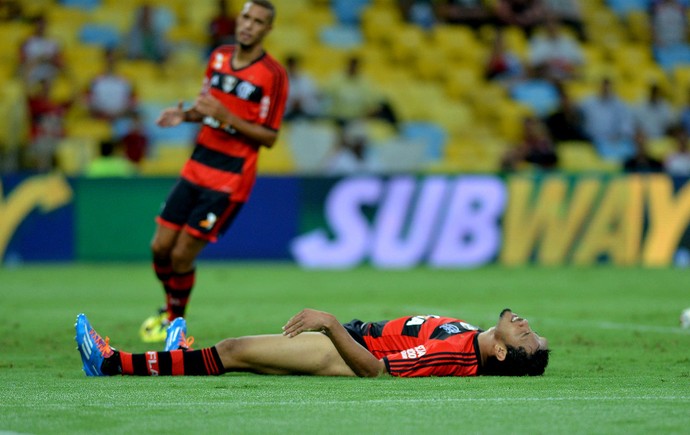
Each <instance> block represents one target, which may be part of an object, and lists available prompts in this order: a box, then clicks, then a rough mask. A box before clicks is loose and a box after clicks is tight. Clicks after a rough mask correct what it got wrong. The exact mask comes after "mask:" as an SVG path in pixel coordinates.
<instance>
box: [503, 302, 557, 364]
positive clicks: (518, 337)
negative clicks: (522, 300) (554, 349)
mask: <svg viewBox="0 0 690 435" xmlns="http://www.w3.org/2000/svg"><path fill="white" fill-rule="evenodd" d="M496 332H497V333H498V334H499V336H500V337H501V339H502V340H503V342H504V343H505V344H507V345H510V346H513V347H516V348H517V347H524V348H525V350H526V351H527V353H528V354H530V355H531V354H533V353H534V352H536V351H537V350H539V349H548V342H547V341H546V339H545V338H544V337H540V336H539V335H538V334H537V333H536V332H534V331H532V328H530V326H529V322H528V321H527V319H523V318H522V317H520V316H518V315H517V314H515V313H513V312H512V311H511V310H510V309H508V308H506V309H505V310H503V311H502V312H501V315H500V316H499V318H498V324H497V325H496Z"/></svg>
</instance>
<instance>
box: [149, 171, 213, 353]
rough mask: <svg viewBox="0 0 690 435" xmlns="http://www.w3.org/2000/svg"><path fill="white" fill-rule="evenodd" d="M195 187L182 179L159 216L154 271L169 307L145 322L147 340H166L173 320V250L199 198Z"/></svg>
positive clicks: (154, 249)
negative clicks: (171, 290)
mask: <svg viewBox="0 0 690 435" xmlns="http://www.w3.org/2000/svg"><path fill="white" fill-rule="evenodd" d="M198 196H199V195H198V192H197V190H196V189H195V187H194V186H193V185H192V184H191V183H189V182H187V181H185V180H183V179H179V180H178V181H177V183H176V184H175V186H174V187H173V188H172V190H171V191H170V194H169V195H168V197H167V199H166V201H165V206H164V207H163V209H162V210H161V212H160V214H159V215H158V216H157V217H156V222H157V224H158V225H157V227H156V231H155V233H154V235H153V240H152V241H151V254H152V261H153V270H154V272H155V274H156V277H157V278H158V280H159V281H160V282H161V286H162V288H163V290H164V292H165V300H166V302H165V306H164V307H163V309H161V310H160V311H159V312H158V313H157V314H156V315H154V316H151V317H149V318H147V319H146V320H145V321H144V323H143V324H142V325H141V329H140V331H139V332H140V335H141V338H142V340H143V341H145V342H159V341H163V340H164V339H165V330H166V328H167V326H168V324H169V322H170V320H172V318H173V316H172V312H171V311H170V309H169V306H170V298H171V296H170V280H171V278H172V277H173V272H174V271H173V264H172V252H173V249H174V247H175V245H176V243H177V239H178V238H179V236H180V234H182V229H183V228H184V225H185V223H186V222H187V219H188V218H189V214H190V213H191V210H192V209H193V207H194V204H195V202H196V200H197V198H198Z"/></svg>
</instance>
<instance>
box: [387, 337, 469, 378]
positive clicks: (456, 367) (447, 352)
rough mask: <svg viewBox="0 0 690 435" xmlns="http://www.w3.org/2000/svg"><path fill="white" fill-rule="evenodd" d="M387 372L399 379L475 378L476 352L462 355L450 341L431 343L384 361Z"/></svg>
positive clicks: (399, 353) (389, 357)
mask: <svg viewBox="0 0 690 435" xmlns="http://www.w3.org/2000/svg"><path fill="white" fill-rule="evenodd" d="M383 362H384V363H385V364H386V369H387V370H388V373H390V374H391V375H393V376H400V377H423V376H475V375H476V374H477V364H478V362H477V355H476V353H475V352H459V351H458V348H457V346H455V345H453V344H452V343H451V342H449V341H446V340H443V341H435V340H432V341H429V342H427V343H425V344H423V345H419V346H416V347H414V348H410V349H406V350H403V351H402V352H397V353H394V354H390V355H388V356H385V357H384V358H383Z"/></svg>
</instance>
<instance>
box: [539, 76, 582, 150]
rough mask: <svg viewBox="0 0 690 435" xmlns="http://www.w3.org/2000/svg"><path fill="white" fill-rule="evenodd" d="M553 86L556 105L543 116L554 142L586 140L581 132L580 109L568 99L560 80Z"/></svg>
mask: <svg viewBox="0 0 690 435" xmlns="http://www.w3.org/2000/svg"><path fill="white" fill-rule="evenodd" d="M555 87H556V91H557V92H558V107H557V108H556V110H555V111H553V112H552V113H550V114H549V115H547V116H546V117H545V118H544V123H545V124H546V128H547V129H548V131H549V133H550V135H551V137H552V138H553V140H554V141H555V142H556V143H558V142H565V141H586V140H587V138H586V137H585V135H584V133H583V132H582V121H583V119H582V111H581V110H580V108H579V107H578V106H577V105H576V104H575V103H574V102H573V101H572V100H571V99H570V96H569V95H568V93H567V92H566V89H565V87H564V86H563V83H562V82H556V83H555Z"/></svg>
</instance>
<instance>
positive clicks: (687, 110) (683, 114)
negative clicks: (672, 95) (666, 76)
mask: <svg viewBox="0 0 690 435" xmlns="http://www.w3.org/2000/svg"><path fill="white" fill-rule="evenodd" d="M685 94H686V101H685V104H684V105H683V106H682V107H681V108H680V112H679V116H678V117H679V121H680V125H681V126H682V127H683V128H684V129H685V132H686V133H687V134H689V135H690V88H688V89H686V90H685Z"/></svg>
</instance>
